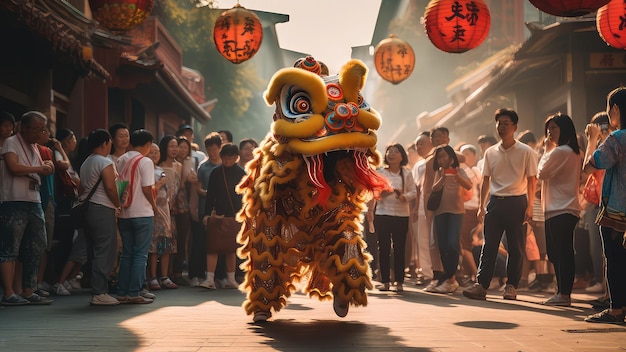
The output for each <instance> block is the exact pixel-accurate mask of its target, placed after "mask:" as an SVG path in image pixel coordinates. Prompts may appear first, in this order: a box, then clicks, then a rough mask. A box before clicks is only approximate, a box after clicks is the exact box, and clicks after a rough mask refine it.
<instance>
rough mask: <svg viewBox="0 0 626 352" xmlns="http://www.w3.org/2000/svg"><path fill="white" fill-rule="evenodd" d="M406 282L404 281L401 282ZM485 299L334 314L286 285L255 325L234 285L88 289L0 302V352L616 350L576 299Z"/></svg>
mask: <svg viewBox="0 0 626 352" xmlns="http://www.w3.org/2000/svg"><path fill="white" fill-rule="evenodd" d="M407 286H408V285H407ZM489 293H490V294H489V297H488V300H487V301H475V300H470V299H467V298H465V297H463V296H462V295H461V293H460V292H456V293H454V294H451V295H437V294H428V293H423V292H422V291H420V290H419V288H412V287H409V288H407V289H406V291H405V292H404V293H403V294H397V293H394V292H378V291H376V290H374V291H371V292H370V294H369V305H368V306H367V307H359V308H355V307H350V312H349V314H348V316H347V317H346V318H338V317H337V316H336V315H335V314H334V312H333V309H332V302H328V301H326V302H319V301H318V300H317V299H309V298H308V297H307V296H305V295H302V294H299V293H294V294H293V296H292V297H290V298H289V301H288V303H289V304H288V306H287V307H286V308H285V309H283V310H281V311H280V312H278V313H275V314H274V316H273V318H271V319H270V321H269V322H268V323H266V324H264V325H255V324H253V323H252V318H251V316H247V315H246V314H245V312H244V311H243V308H241V304H242V302H243V299H244V295H243V294H241V293H239V292H238V291H235V290H216V291H207V290H202V289H198V288H191V287H183V288H179V289H178V290H171V291H160V292H157V293H156V294H157V299H156V300H155V302H154V303H152V304H148V305H119V306H114V307H94V306H90V305H89V303H88V302H89V296H88V295H73V296H68V297H57V299H55V302H54V303H53V304H52V305H50V306H46V307H28V306H26V307H5V308H2V309H0V351H11V352H12V351H41V350H45V351H106V352H114V351H150V352H153V351H255V352H256V351H284V352H286V351H298V352H300V351H323V352H330V351H350V350H354V351H359V352H363V351H457V350H462V351H478V350H480V351H524V352H530V351H589V350H594V351H612V350H616V349H619V348H621V349H626V339H624V336H626V326H614V325H604V324H589V323H585V322H583V321H582V319H583V318H584V317H585V316H586V315H588V314H590V313H592V312H594V311H593V310H592V309H591V306H590V305H589V304H587V303H585V302H586V301H587V300H590V299H593V298H595V296H585V295H581V294H575V295H574V298H575V303H574V306H573V307H567V308H559V307H545V306H542V305H540V304H538V303H539V302H541V301H542V300H545V299H546V298H547V297H548V295H542V294H520V295H519V299H520V300H519V301H505V300H503V299H502V298H501V296H500V295H499V294H497V293H498V292H497V291H490V292H489Z"/></svg>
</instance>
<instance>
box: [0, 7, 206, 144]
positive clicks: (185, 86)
mask: <svg viewBox="0 0 626 352" xmlns="http://www.w3.org/2000/svg"><path fill="white" fill-rule="evenodd" d="M90 13H91V12H90V9H89V5H88V2H87V0H71V1H58V0H4V1H1V2H0V31H1V32H2V33H4V34H3V35H2V36H0V47H1V48H2V49H3V54H2V55H0V110H4V111H8V112H11V113H12V114H14V115H15V116H16V117H19V116H21V115H22V114H23V113H24V112H26V111H28V110H33V109H35V110H39V111H42V112H43V113H45V114H46V115H47V116H49V117H50V120H51V121H52V129H53V132H54V130H55V129H56V128H57V127H59V128H60V127H68V128H70V129H72V130H74V131H75V133H76V134H77V136H79V137H81V136H86V135H87V133H89V131H91V130H93V129H96V128H108V126H110V125H111V124H113V123H116V122H123V123H126V124H128V125H129V127H130V128H131V129H136V128H147V129H149V130H150V131H152V132H153V134H154V135H155V137H157V138H158V137H160V136H163V135H164V134H169V133H174V132H175V131H176V130H177V129H178V126H179V125H180V124H181V123H183V122H185V123H191V122H192V121H194V120H197V121H200V122H207V121H209V119H210V113H209V111H210V110H211V108H212V107H213V106H214V105H215V103H216V101H210V102H206V101H205V97H204V78H203V77H202V75H201V74H199V73H198V72H197V71H194V70H192V69H189V68H186V67H184V66H183V64H182V50H181V49H180V47H179V46H178V45H177V44H176V42H175V41H174V40H173V39H172V37H171V36H170V35H169V34H168V32H167V30H166V29H165V28H164V27H163V26H162V25H161V24H160V23H159V21H158V20H156V19H155V18H149V19H148V20H146V21H145V22H144V23H143V24H142V25H141V26H139V27H138V28H136V29H135V30H133V31H132V32H130V33H127V34H126V35H123V36H119V35H116V34H113V33H111V32H109V31H108V30H106V29H104V28H101V27H98V25H97V22H95V21H94V20H92V19H91V18H90Z"/></svg>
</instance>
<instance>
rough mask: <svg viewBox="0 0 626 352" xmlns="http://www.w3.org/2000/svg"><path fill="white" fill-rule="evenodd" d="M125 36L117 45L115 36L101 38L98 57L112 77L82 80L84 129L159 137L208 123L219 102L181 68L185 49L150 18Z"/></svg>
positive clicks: (198, 79) (196, 74) (200, 81)
mask: <svg viewBox="0 0 626 352" xmlns="http://www.w3.org/2000/svg"><path fill="white" fill-rule="evenodd" d="M125 38H126V40H127V41H126V42H121V43H118V44H111V43H112V41H113V40H114V39H116V38H114V37H111V36H109V37H105V36H104V35H100V36H99V37H98V38H97V41H98V44H100V45H98V46H97V47H95V50H94V56H95V57H96V58H97V59H98V60H99V61H100V62H102V65H103V66H104V67H105V68H106V69H107V71H109V72H111V79H110V80H108V81H107V82H100V81H93V80H86V81H84V92H85V95H84V101H85V105H84V112H85V116H89V118H88V119H84V120H83V124H84V125H83V126H82V127H83V129H84V130H85V131H90V130H92V129H94V128H102V126H109V125H112V124H114V123H125V124H126V125H128V126H129V127H130V129H131V130H134V129H138V128H146V129H148V130H150V131H151V132H152V133H153V134H154V135H155V137H156V138H157V139H159V138H160V137H162V136H164V135H166V134H174V133H175V132H176V131H177V130H178V126H179V125H180V124H182V123H191V122H192V121H194V120H197V121H199V122H202V123H204V122H207V121H209V120H210V118H211V115H210V113H209V111H210V109H211V108H212V107H213V105H214V104H215V102H212V103H209V104H206V102H205V96H204V78H203V77H202V75H201V74H200V73H199V72H197V71H195V70H192V69H189V68H186V67H184V66H183V64H182V61H183V55H182V50H181V48H180V47H179V46H178V44H177V43H176V42H175V41H174V39H173V38H172V37H171V36H170V34H169V33H168V32H167V30H166V28H165V27H164V26H163V25H162V24H161V23H160V22H159V20H158V19H156V18H155V17H149V18H148V19H147V20H146V21H145V22H144V23H142V24H141V25H139V26H138V27H137V28H135V29H133V30H132V31H130V32H129V33H128V34H127V35H126V36H125ZM117 39H122V40H123V39H124V38H117Z"/></svg>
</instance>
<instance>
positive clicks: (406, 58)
mask: <svg viewBox="0 0 626 352" xmlns="http://www.w3.org/2000/svg"><path fill="white" fill-rule="evenodd" d="M374 65H375V66H376V71H377V72H378V74H379V75H380V77H382V79H384V80H385V81H388V82H391V83H393V84H398V83H400V82H402V81H404V80H405V79H407V78H409V76H410V75H411V73H413V68H414V67H415V53H414V52H413V48H411V46H410V45H409V43H407V42H406V41H404V40H402V39H400V38H398V37H397V36H396V35H395V34H391V35H390V36H389V37H388V38H386V39H383V40H381V41H380V43H378V45H376V49H375V50H374Z"/></svg>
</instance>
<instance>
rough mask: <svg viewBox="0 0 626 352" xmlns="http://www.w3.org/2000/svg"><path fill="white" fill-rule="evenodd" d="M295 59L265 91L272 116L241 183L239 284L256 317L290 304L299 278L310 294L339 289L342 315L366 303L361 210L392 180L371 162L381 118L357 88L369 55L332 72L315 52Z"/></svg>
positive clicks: (324, 295)
mask: <svg viewBox="0 0 626 352" xmlns="http://www.w3.org/2000/svg"><path fill="white" fill-rule="evenodd" d="M294 66H295V67H292V68H285V69H282V70H279V71H278V72H277V73H276V74H275V75H274V77H272V79H271V81H270V83H269V86H268V88H267V90H266V91H265V100H266V102H267V103H268V104H269V105H272V104H275V105H276V110H275V112H274V117H273V119H274V122H273V124H272V127H271V132H270V133H269V134H268V136H267V137H266V138H265V139H264V140H263V142H262V143H261V145H260V146H259V148H258V149H257V150H256V151H255V157H254V159H253V160H252V161H250V162H249V163H248V164H247V165H246V170H247V172H248V175H247V176H246V177H244V179H243V180H242V181H241V183H240V184H239V185H238V186H237V191H238V192H240V193H242V194H243V195H244V196H243V208H242V210H241V212H240V213H239V214H238V217H239V220H241V221H242V222H243V225H242V229H241V231H240V234H239V237H238V241H239V243H240V244H241V245H242V246H241V247H240V248H239V253H238V254H239V256H240V257H241V258H244V259H245V261H244V263H243V264H242V267H243V268H244V270H245V271H246V279H245V281H244V283H243V284H242V286H241V288H242V290H245V291H246V292H247V300H246V301H245V302H244V309H245V310H246V312H247V314H254V321H255V322H264V321H266V320H267V319H268V318H269V317H270V316H271V314H272V313H271V311H272V310H274V311H275V312H278V311H279V310H280V309H281V308H283V307H284V306H285V305H286V302H287V298H288V297H289V296H290V295H291V293H292V292H293V291H295V290H296V284H297V283H300V284H301V285H302V290H303V291H304V292H305V293H308V295H309V296H310V297H318V298H319V299H320V300H330V299H334V304H333V307H334V310H335V312H336V314H337V315H338V316H340V317H344V316H346V314H347V313H348V307H349V305H354V306H365V305H367V295H366V293H365V290H367V289H371V288H372V284H371V279H370V277H371V270H370V268H369V261H370V259H371V258H370V256H369V254H367V253H366V252H365V251H364V249H365V242H364V241H363V239H362V235H361V234H362V230H363V229H362V225H361V219H362V212H363V211H364V209H365V204H366V202H367V201H368V200H369V199H371V197H372V196H374V197H377V196H378V195H379V194H380V192H381V191H382V190H384V189H387V188H388V187H389V186H388V183H387V181H386V180H385V179H384V178H382V177H381V176H379V175H378V174H377V173H376V172H375V171H374V168H375V167H376V166H378V165H379V164H380V154H379V153H378V152H377V151H376V142H377V137H376V134H375V130H377V129H378V128H379V126H380V122H381V120H380V116H379V115H378V113H377V112H376V111H374V110H373V109H371V108H370V107H369V105H368V104H367V103H366V102H365V100H364V99H363V96H362V95H361V94H360V91H361V89H362V88H363V85H364V84H365V79H366V75H367V67H366V66H365V64H363V63H362V62H361V61H359V60H351V61H349V62H348V63H347V64H346V65H344V66H343V68H342V69H341V72H340V73H339V75H336V76H332V77H328V76H323V75H324V73H323V68H324V65H323V64H321V63H320V62H317V61H316V60H315V59H313V58H312V57H307V58H305V59H300V60H298V61H297V62H296V64H295V65H294Z"/></svg>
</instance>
